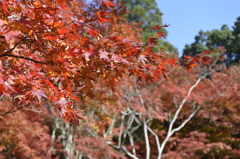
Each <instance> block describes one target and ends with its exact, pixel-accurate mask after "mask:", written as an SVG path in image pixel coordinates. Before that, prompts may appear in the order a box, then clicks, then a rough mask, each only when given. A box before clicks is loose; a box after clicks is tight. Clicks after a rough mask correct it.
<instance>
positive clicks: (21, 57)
mask: <svg viewBox="0 0 240 159" xmlns="http://www.w3.org/2000/svg"><path fill="white" fill-rule="evenodd" d="M25 39H26V37H25V38H23V39H21V40H19V41H18V42H17V43H16V44H15V45H14V46H13V47H12V48H11V49H10V50H8V51H6V52H4V53H3V54H1V55H0V58H1V57H4V56H8V57H15V58H20V59H25V60H29V61H32V62H35V63H40V64H49V62H42V61H37V60H34V59H31V58H28V57H24V56H18V55H11V54H9V53H11V52H12V51H13V50H14V49H16V48H17V47H18V46H19V44H20V43H21V42H22V41H24V40H25Z"/></svg>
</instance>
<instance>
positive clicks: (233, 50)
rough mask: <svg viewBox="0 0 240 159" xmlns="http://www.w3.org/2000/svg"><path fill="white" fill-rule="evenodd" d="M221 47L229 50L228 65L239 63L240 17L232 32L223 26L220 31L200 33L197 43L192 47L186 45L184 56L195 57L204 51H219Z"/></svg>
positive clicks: (196, 39) (191, 45)
mask: <svg viewBox="0 0 240 159" xmlns="http://www.w3.org/2000/svg"><path fill="white" fill-rule="evenodd" d="M219 46H224V47H225V48H226V49H227V52H226V53H225V54H226V55H227V63H228V64H233V63H239V60H240V17H238V18H237V21H236V22H235V24H234V26H233V30H230V29H229V27H228V26H227V25H222V28H221V29H220V30H217V29H214V30H212V31H206V32H204V31H202V30H201V31H199V35H197V36H195V42H194V43H192V44H190V45H188V44H187V45H185V48H184V50H183V55H191V56H195V55H196V54H198V53H200V52H202V51H203V50H206V49H210V50H214V49H217V48H218V47H219Z"/></svg>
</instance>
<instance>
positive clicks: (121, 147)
mask: <svg viewBox="0 0 240 159" xmlns="http://www.w3.org/2000/svg"><path fill="white" fill-rule="evenodd" d="M107 144H108V145H110V146H112V147H113V148H115V149H122V150H123V151H124V152H125V153H126V154H127V155H128V156H130V157H132V158H133V159H139V158H138V157H136V156H135V155H133V154H132V153H131V152H129V151H128V150H127V149H126V147H125V146H116V145H114V144H112V143H111V142H110V141H107Z"/></svg>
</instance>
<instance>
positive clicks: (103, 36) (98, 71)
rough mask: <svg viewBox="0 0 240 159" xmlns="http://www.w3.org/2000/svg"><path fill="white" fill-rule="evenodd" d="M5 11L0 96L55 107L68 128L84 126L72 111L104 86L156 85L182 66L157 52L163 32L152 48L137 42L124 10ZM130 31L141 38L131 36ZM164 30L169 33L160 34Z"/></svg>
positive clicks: (80, 6)
mask: <svg viewBox="0 0 240 159" xmlns="http://www.w3.org/2000/svg"><path fill="white" fill-rule="evenodd" d="M0 11H1V13H0V36H1V50H0V58H1V61H0V72H1V76H0V96H1V97H3V96H8V97H13V98H14V99H15V100H16V101H17V103H18V104H24V105H44V104H46V103H51V104H52V105H55V107H56V108H57V110H58V111H59V113H60V114H61V116H62V117H63V118H64V119H65V121H67V122H69V123H71V122H74V123H75V124H78V122H77V120H78V119H82V118H83V117H82V116H80V115H78V113H77V112H76V111H74V110H73V108H72V106H73V105H74V103H76V102H79V101H80V98H83V96H90V97H94V93H93V92H94V83H97V82H98V80H100V79H102V80H104V81H105V83H106V85H107V86H108V87H110V88H111V89H114V88H115V87H116V85H117V84H118V83H119V81H121V78H122V77H123V74H128V75H130V76H131V75H134V76H137V77H138V80H142V79H144V80H147V81H151V80H154V79H159V78H160V77H165V78H167V77H166V75H165V73H166V72H167V65H169V64H170V65H171V66H173V65H177V63H176V62H177V60H176V59H174V58H168V56H167V55H166V54H164V53H162V52H159V53H155V52H153V51H152V49H153V48H154V47H155V45H157V42H156V39H157V38H159V37H163V33H162V32H158V33H157V34H158V37H150V38H149V40H148V42H147V43H142V42H140V41H137V40H135V39H136V35H137V34H138V35H139V32H140V31H139V30H138V29H133V28H136V26H134V25H132V26H131V25H130V24H128V25H127V24H126V22H125V21H124V20H123V19H122V15H123V14H124V13H126V11H125V10H124V7H123V6H121V5H120V3H118V2H116V4H114V3H113V2H111V1H106V0H103V1H101V0H100V1H97V2H95V3H92V4H87V3H85V2H84V1H68V0H61V1H60V0H53V1H52V0H36V1H20V2H18V1H14V0H2V1H1V7H0ZM123 23H124V24H123ZM123 25H125V26H128V27H130V28H131V30H136V31H135V32H133V31H131V32H130V31H129V32H128V34H127V35H126V33H124V29H123V28H121V27H122V26H123ZM161 27H167V25H165V26H156V27H153V29H160V28H161ZM120 28H121V29H120ZM134 38H135V39H134ZM206 60H207V59H206ZM191 66H192V65H191ZM190 68H191V67H190Z"/></svg>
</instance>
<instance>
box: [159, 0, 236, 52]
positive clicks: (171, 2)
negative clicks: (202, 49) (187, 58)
mask: <svg viewBox="0 0 240 159" xmlns="http://www.w3.org/2000/svg"><path fill="white" fill-rule="evenodd" d="M156 2H157V3H158V7H159V9H160V11H161V12H162V13H163V16H162V19H163V24H165V23H166V24H171V25H170V26H169V27H168V28H166V29H167V31H168V37H167V41H169V42H170V43H172V44H173V45H174V46H175V47H177V48H178V51H179V53H180V54H179V55H181V53H182V51H183V48H184V46H185V44H191V43H193V42H194V37H195V36H196V35H197V34H198V32H199V31H200V30H203V31H207V30H213V29H220V28H221V26H222V25H223V24H227V25H228V27H229V28H230V29H231V28H232V26H233V25H234V22H235V21H236V19H237V17H239V16H240V0H182V1H180V0H156Z"/></svg>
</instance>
